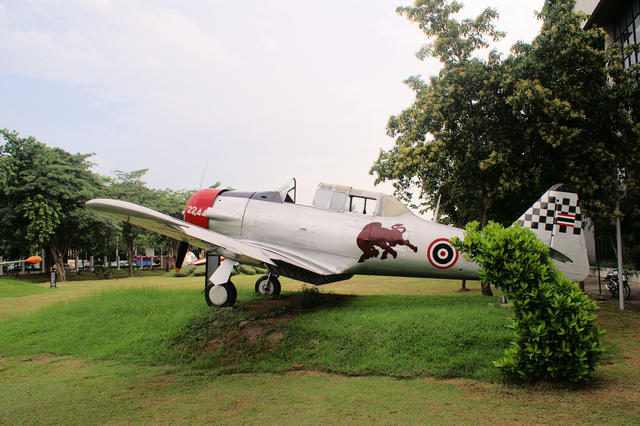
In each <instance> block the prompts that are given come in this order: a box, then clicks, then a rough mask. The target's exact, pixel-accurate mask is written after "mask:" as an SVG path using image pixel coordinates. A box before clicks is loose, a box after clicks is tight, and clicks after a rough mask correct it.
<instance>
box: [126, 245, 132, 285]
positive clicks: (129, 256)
mask: <svg viewBox="0 0 640 426" xmlns="http://www.w3.org/2000/svg"><path fill="white" fill-rule="evenodd" d="M133 251H134V247H133V244H131V245H129V244H127V259H128V260H129V262H128V263H129V277H133Z"/></svg>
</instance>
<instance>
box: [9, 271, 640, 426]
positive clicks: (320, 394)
mask: <svg viewBox="0 0 640 426" xmlns="http://www.w3.org/2000/svg"><path fill="white" fill-rule="evenodd" d="M256 278H257V276H244V275H241V276H237V277H234V278H233V280H234V282H235V283H236V285H237V287H238V306H237V308H235V309H233V310H232V309H211V308H208V307H207V306H206V305H205V303H204V298H203V296H202V294H201V288H202V286H203V278H202V277H186V278H172V277H162V276H160V277H158V276H156V277H153V276H151V277H141V278H133V279H119V280H102V281H100V280H98V281H75V282H67V283H59V287H58V288H57V289H50V288H48V283H41V284H31V283H24V282H18V283H16V282H12V281H11V280H7V279H0V295H3V296H1V297H0V313H2V315H1V316H0V424H5V423H6V424H15V423H84V424H89V423H92V424H93V423H120V424H121V423H130V422H133V423H176V422H181V423H184V422H193V423H214V422H215V423H278V424H299V423H347V422H348V423H376V422H380V423H454V422H455V423H560V422H565V423H604V422H607V423H619V424H623V423H624V424H632V423H638V421H639V419H640V407H639V406H638V404H637V401H638V400H640V385H639V383H640V372H639V371H638V368H637V366H638V365H639V361H640V315H639V314H638V312H633V311H625V312H623V313H620V312H618V311H616V310H615V309H613V308H611V306H609V305H604V306H603V309H602V310H601V312H600V318H599V322H600V324H601V325H602V326H603V327H604V328H607V329H609V334H608V335H607V337H606V339H607V346H608V347H609V348H610V352H612V353H613V355H610V356H609V357H608V358H606V360H605V363H604V365H603V366H602V368H600V369H599V370H598V371H597V372H596V374H595V375H594V381H593V383H591V384H589V385H587V386H584V387H581V388H577V389H573V388H565V387H562V386H549V385H537V386H517V385H510V384H504V383H502V381H501V379H500V376H499V375H498V373H497V371H496V370H495V369H494V368H493V367H492V365H491V362H492V361H493V360H495V359H498V358H499V357H500V356H501V354H502V351H503V350H504V348H505V347H506V345H507V343H508V341H509V330H508V329H507V328H506V326H507V324H508V323H509V322H510V320H509V317H510V310H509V309H505V308H501V307H496V306H495V304H494V302H496V301H497V297H495V298H486V297H482V296H481V295H480V292H479V285H477V283H471V284H470V285H469V287H470V289H471V291H468V292H460V291H459V287H460V283H459V282H457V281H445V280H441V281H439V280H418V279H406V278H383V277H355V278H354V279H353V280H351V281H348V282H344V283H336V284H333V285H329V286H325V287H323V290H324V291H326V292H331V293H334V294H320V295H317V294H314V293H313V292H309V291H305V292H303V296H304V295H310V296H313V297H312V299H313V300H312V301H315V302H317V306H316V307H315V308H312V309H304V308H303V307H302V305H301V301H303V300H305V299H304V297H303V296H300V293H299V291H300V290H301V289H303V288H304V286H303V285H302V284H301V283H298V282H295V281H292V280H287V279H283V280H282V284H283V294H284V296H285V298H284V302H287V303H281V302H282V301H266V300H262V299H260V298H257V297H256V296H255V295H254V294H253V283H254V282H255V280H256ZM20 285H30V286H31V287H24V288H23V287H17V288H19V290H16V289H15V288H16V286H20ZM24 289H29V290H24ZM34 289H37V290H36V291H35V292H29V293H27V294H25V293H24V291H30V290H34ZM288 301H290V302H291V303H288ZM7 312H8V313H7ZM613 394H615V395H618V396H619V397H616V398H611V395H613Z"/></svg>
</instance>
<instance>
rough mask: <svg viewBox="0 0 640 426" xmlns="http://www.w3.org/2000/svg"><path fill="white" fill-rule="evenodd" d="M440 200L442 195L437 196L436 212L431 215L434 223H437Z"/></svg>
mask: <svg viewBox="0 0 640 426" xmlns="http://www.w3.org/2000/svg"><path fill="white" fill-rule="evenodd" d="M440 198H442V194H439V195H438V204H436V211H435V212H434V213H433V221H434V222H435V223H438V219H439V217H440Z"/></svg>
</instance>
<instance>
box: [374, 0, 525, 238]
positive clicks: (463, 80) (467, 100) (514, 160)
mask: <svg viewBox="0 0 640 426" xmlns="http://www.w3.org/2000/svg"><path fill="white" fill-rule="evenodd" d="M461 7H462V5H461V4H460V3H458V2H455V1H454V2H451V3H447V2H445V1H442V0H418V1H416V2H415V6H413V7H400V8H398V12H399V13H400V14H403V15H406V16H407V18H408V19H409V20H410V21H413V22H417V23H418V24H419V25H420V28H421V29H422V30H423V31H424V33H425V34H426V35H427V36H428V37H430V38H433V39H434V41H433V42H432V43H428V44H427V45H425V47H423V48H422V49H421V50H420V52H418V57H419V58H420V59H424V58H425V57H426V56H427V55H429V56H435V57H437V58H439V59H440V61H441V62H442V63H443V64H444V66H443V69H442V71H441V72H440V74H439V75H438V76H433V77H431V79H430V81H429V83H428V84H427V83H426V82H424V81H423V80H422V79H420V78H419V77H415V76H414V77H411V78H409V79H408V80H407V81H406V83H407V84H408V85H409V86H410V87H412V88H413V90H414V91H415V92H416V101H415V102H414V104H413V105H412V106H411V107H410V108H408V109H407V110H405V111H403V112H402V113H401V114H400V115H399V116H392V117H391V118H390V119H389V124H388V127H387V133H388V134H389V135H390V136H392V137H395V138H396V146H395V147H394V148H392V149H391V150H390V151H387V152H384V151H383V152H381V153H380V156H379V158H378V160H377V161H376V163H375V164H374V166H373V168H372V169H371V172H372V173H376V174H377V175H378V177H377V179H376V182H380V181H385V180H393V181H394V186H395V188H396V194H397V195H398V196H400V197H401V198H403V199H405V200H408V199H410V198H411V197H412V196H413V195H414V194H413V193H412V191H411V189H412V188H418V189H419V195H420V198H421V199H423V202H422V207H423V208H433V207H434V206H435V204H436V202H437V200H438V199H440V203H441V204H440V210H441V212H442V213H444V215H445V220H446V221H449V222H450V223H454V224H455V225H457V226H459V227H460V226H463V225H464V224H465V223H466V222H468V221H470V220H473V219H477V218H481V220H482V223H483V224H486V222H487V221H488V219H489V214H490V212H491V211H492V209H493V208H494V206H495V205H496V203H501V204H511V203H510V201H511V198H513V196H514V194H518V193H519V192H521V184H522V182H523V181H524V179H517V180H514V179H512V178H511V177H512V176H513V175H514V174H516V173H518V171H519V170H521V169H523V168H524V169H525V170H526V167H524V165H525V164H526V162H527V161H528V158H527V154H528V152H529V149H528V147H527V146H525V145H524V144H523V142H524V141H522V139H521V138H520V129H521V127H522V126H521V125H520V122H519V120H518V119H517V117H514V116H513V114H511V109H512V107H511V106H510V105H509V104H508V103H507V102H506V96H505V94H507V93H510V92H511V91H513V87H514V84H515V81H514V79H513V68H514V67H515V66H516V65H517V61H518V58H517V57H516V56H512V57H509V58H508V59H507V60H501V58H500V57H499V55H497V54H496V53H495V52H492V53H490V55H489V58H488V60H481V59H479V58H474V57H473V56H472V55H473V53H474V52H475V51H476V50H478V49H480V48H485V47H487V46H488V41H487V39H489V38H491V39H493V40H497V39H499V38H500V37H502V35H503V34H502V33H501V32H499V31H497V30H496V29H495V27H494V25H493V23H492V21H493V20H494V19H495V18H496V17H497V13H496V12H495V10H493V9H486V10H485V11H483V12H482V13H481V14H480V15H479V16H478V17H477V18H475V19H466V20H463V21H461V22H459V21H457V20H455V19H453V18H452V17H451V15H452V14H454V13H456V12H458V11H459V10H460V9H461ZM511 220H513V217H512V218H511Z"/></svg>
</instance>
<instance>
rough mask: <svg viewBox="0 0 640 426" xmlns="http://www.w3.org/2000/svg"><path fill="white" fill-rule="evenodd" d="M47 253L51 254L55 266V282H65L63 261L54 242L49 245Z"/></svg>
mask: <svg viewBox="0 0 640 426" xmlns="http://www.w3.org/2000/svg"><path fill="white" fill-rule="evenodd" d="M49 251H50V252H51V258H52V259H53V263H54V264H55V265H56V280H57V281H66V280H67V273H66V271H65V270H64V259H63V257H62V253H61V251H60V248H59V247H58V245H57V244H56V243H55V242H53V241H52V242H51V244H49Z"/></svg>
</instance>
